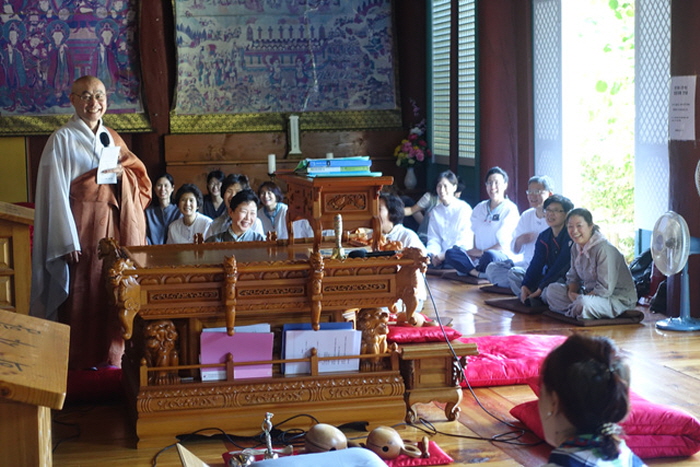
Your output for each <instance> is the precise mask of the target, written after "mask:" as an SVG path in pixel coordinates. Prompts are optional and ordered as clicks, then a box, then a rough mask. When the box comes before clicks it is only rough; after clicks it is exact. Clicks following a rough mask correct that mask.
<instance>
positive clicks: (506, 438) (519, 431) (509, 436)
mask: <svg viewBox="0 0 700 467" xmlns="http://www.w3.org/2000/svg"><path fill="white" fill-rule="evenodd" d="M423 281H424V282H425V288H426V290H427V291H428V297H430V303H431V304H432V305H433V310H434V312H435V318H436V321H437V323H438V326H440V330H441V331H442V335H443V337H444V338H445V343H446V344H447V347H448V348H449V349H450V353H452V358H453V363H454V365H455V366H456V367H457V369H458V370H459V375H460V381H463V382H464V383H465V384H466V386H467V388H468V389H469V393H470V394H471V395H472V398H473V399H474V401H475V402H476V403H477V405H478V406H479V407H480V408H481V410H483V411H484V413H486V414H487V415H489V416H490V417H491V418H493V419H494V420H496V421H498V422H500V423H502V424H504V425H506V426H507V427H510V428H513V430H514V431H508V432H504V433H500V434H497V435H494V436H492V437H490V438H485V437H474V436H468V435H457V434H453V433H452V434H451V433H445V432H440V431H438V430H437V429H436V428H435V426H434V425H433V424H432V423H430V422H429V421H427V420H425V419H423V418H419V421H420V422H421V424H423V425H424V426H428V427H429V429H427V430H426V429H424V428H422V427H420V426H418V425H415V424H411V426H413V427H415V428H417V429H419V430H421V431H424V432H425V433H431V432H432V433H433V434H441V435H445V436H452V437H459V438H466V439H478V440H485V441H491V442H501V443H507V444H516V445H519V446H536V445H538V444H540V443H542V441H539V442H537V443H522V442H516V441H515V440H517V439H519V438H520V437H522V436H524V435H525V434H527V433H530V434H533V435H535V433H534V432H533V431H532V430H530V429H528V428H524V427H520V426H517V425H514V424H513V423H511V422H509V421H507V420H504V419H502V418H500V417H498V416H497V415H495V414H494V413H492V412H491V411H489V410H488V409H487V408H486V407H484V405H483V404H482V403H481V401H480V400H479V398H478V397H477V395H476V393H475V392H474V389H473V388H472V386H471V384H470V383H469V378H467V371H466V368H464V367H463V366H462V363H461V362H460V358H459V356H458V355H457V352H455V349H454V347H453V346H452V343H451V342H450V339H449V337H447V332H446V331H445V326H444V325H443V324H442V318H441V317H440V312H439V310H438V307H437V304H436V303H435V298H434V297H433V291H432V290H431V289H430V284H429V283H428V278H427V277H426V276H425V275H423ZM535 436H536V435H535Z"/></svg>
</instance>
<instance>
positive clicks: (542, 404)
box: [538, 333, 645, 467]
mask: <svg viewBox="0 0 700 467" xmlns="http://www.w3.org/2000/svg"><path fill="white" fill-rule="evenodd" d="M629 386H630V369H629V366H628V365H627V363H626V362H625V361H624V360H623V358H622V355H621V354H620V351H619V349H618V348H617V346H616V345H615V343H614V342H613V341H612V340H610V339H609V338H607V337H602V336H587V335H585V334H580V333H576V334H573V335H572V336H570V337H569V338H568V339H566V341H564V343H563V344H561V345H560V346H559V347H557V348H555V349H554V350H552V352H551V353H550V354H549V355H548V356H547V357H546V358H545V360H544V363H543V365H542V370H541V377H540V397H539V401H538V405H539V413H540V419H541V420H542V428H543V430H544V435H545V440H546V441H547V443H549V444H550V445H552V446H554V450H552V452H551V453H550V455H549V463H548V464H546V466H545V467H550V466H551V467H554V466H573V465H576V466H591V467H593V466H601V467H602V466H630V467H633V466H634V467H637V466H639V467H641V466H644V465H645V464H644V462H642V460H641V459H639V458H638V457H637V456H636V455H635V454H634V453H633V452H632V451H631V450H630V449H629V447H627V445H626V444H625V441H624V440H623V439H622V428H621V427H620V425H618V423H619V422H621V421H622V420H623V419H624V418H625V417H626V416H627V413H628V412H629V407H630V397H629Z"/></svg>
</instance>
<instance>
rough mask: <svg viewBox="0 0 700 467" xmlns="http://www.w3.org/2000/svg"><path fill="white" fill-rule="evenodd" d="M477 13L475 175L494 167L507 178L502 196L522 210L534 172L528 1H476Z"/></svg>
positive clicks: (530, 41)
mask: <svg viewBox="0 0 700 467" xmlns="http://www.w3.org/2000/svg"><path fill="white" fill-rule="evenodd" d="M478 17H479V20H478V21H479V22H478V28H479V77H478V79H479V106H480V119H479V121H480V123H479V135H480V151H479V155H478V157H479V180H480V181H482V180H483V178H484V176H485V174H486V172H487V171H488V170H489V168H491V167H493V166H496V165H498V166H500V167H501V168H502V169H504V170H505V171H506V172H508V176H509V178H510V183H509V187H508V195H509V196H510V197H511V198H512V199H513V200H514V201H515V202H516V203H518V205H519V207H520V208H521V209H523V208H526V207H527V198H526V197H525V194H524V192H525V190H526V187H527V180H528V179H529V178H530V177H531V176H532V175H534V150H533V139H532V128H533V124H532V47H531V45H532V34H531V24H532V14H531V6H530V2H523V1H519V0H489V1H488V2H479V6H478ZM480 186H481V195H482V196H481V197H482V199H484V198H486V190H485V188H484V186H483V183H480Z"/></svg>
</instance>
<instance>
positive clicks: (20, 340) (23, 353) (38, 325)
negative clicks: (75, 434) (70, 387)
mask: <svg viewBox="0 0 700 467" xmlns="http://www.w3.org/2000/svg"><path fill="white" fill-rule="evenodd" d="M69 331H70V328H69V327H68V326H67V325H65V324H59V323H55V322H53V321H48V320H44V319H39V318H33V317H30V316H25V315H21V314H19V313H13V312H9V311H5V310H0V420H1V422H0V453H2V459H3V462H8V464H7V465H21V466H27V467H35V466H40V467H47V466H51V463H52V455H51V409H61V408H62V407H63V401H64V400H65V398H66V380H67V375H68V340H69V335H70V332H69Z"/></svg>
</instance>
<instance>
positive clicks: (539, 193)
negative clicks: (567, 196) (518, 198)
mask: <svg viewBox="0 0 700 467" xmlns="http://www.w3.org/2000/svg"><path fill="white" fill-rule="evenodd" d="M546 192H547V190H526V191H525V194H526V195H541V194H542V193H546Z"/></svg>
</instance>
